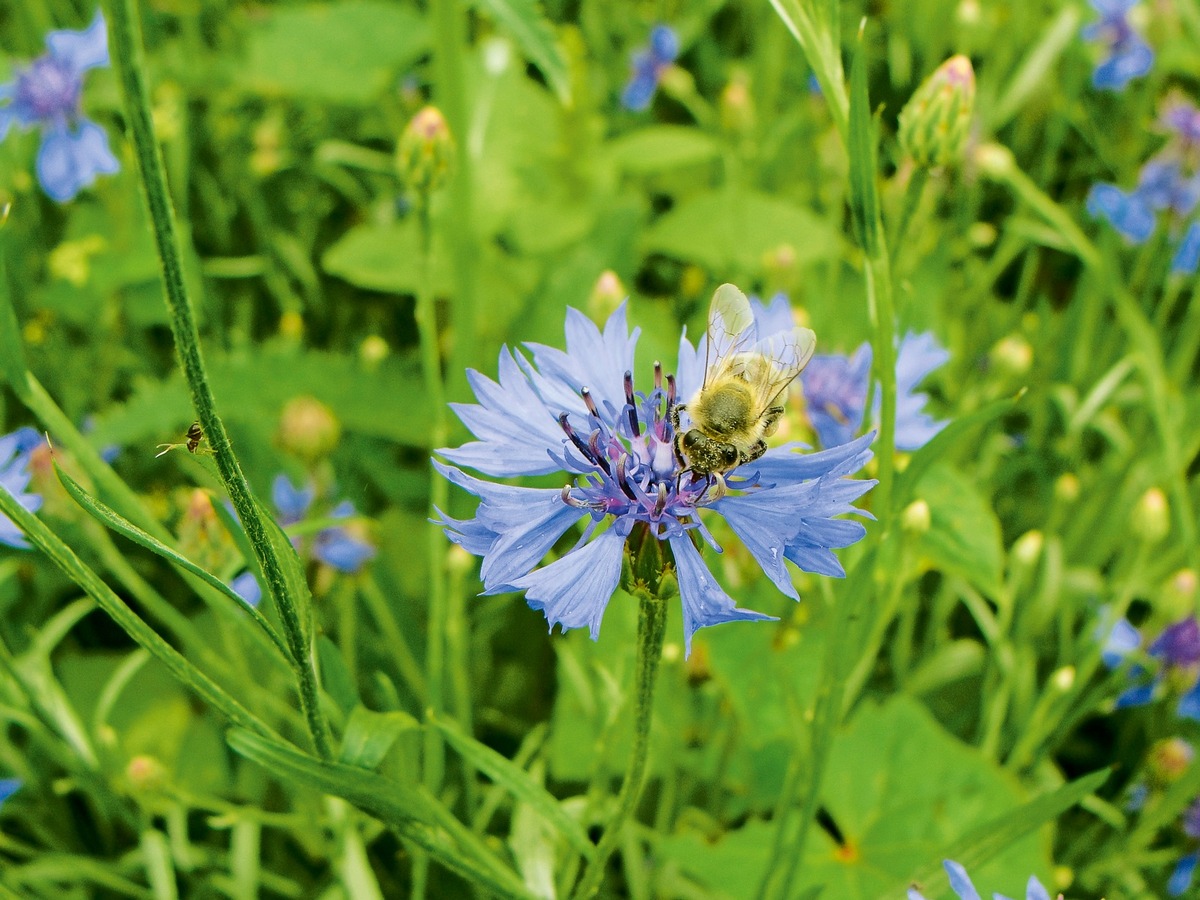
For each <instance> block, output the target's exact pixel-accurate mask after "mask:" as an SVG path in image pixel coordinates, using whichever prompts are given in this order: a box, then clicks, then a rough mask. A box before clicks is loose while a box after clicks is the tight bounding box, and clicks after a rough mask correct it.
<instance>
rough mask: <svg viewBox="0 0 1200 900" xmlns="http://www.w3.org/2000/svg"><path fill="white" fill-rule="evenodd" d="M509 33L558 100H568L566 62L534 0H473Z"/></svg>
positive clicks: (568, 85)
mask: <svg viewBox="0 0 1200 900" xmlns="http://www.w3.org/2000/svg"><path fill="white" fill-rule="evenodd" d="M475 5H476V6H478V7H482V8H483V9H485V10H487V12H488V13H489V14H490V15H491V16H492V18H494V19H495V20H496V21H498V22H499V23H500V24H501V25H503V26H504V28H505V29H506V30H507V31H508V33H509V34H511V35H512V37H513V39H514V40H515V41H516V42H517V46H519V47H520V48H521V52H522V53H524V54H525V56H526V58H527V59H529V60H530V61H531V62H532V63H533V64H534V65H535V66H537V67H538V69H540V70H541V72H542V74H543V75H544V76H546V82H547V84H549V85H550V87H552V88H553V89H554V93H555V94H557V95H558V99H559V100H561V101H562V102H563V103H567V102H569V101H570V99H571V79H570V73H569V72H568V71H567V61H566V59H565V58H564V56H563V53H562V50H561V49H560V48H559V46H558V43H557V41H556V40H555V37H554V26H553V25H552V24H551V23H550V22H549V21H548V20H547V19H546V17H545V16H544V15H543V14H542V10H541V4H540V3H538V2H537V0H475Z"/></svg>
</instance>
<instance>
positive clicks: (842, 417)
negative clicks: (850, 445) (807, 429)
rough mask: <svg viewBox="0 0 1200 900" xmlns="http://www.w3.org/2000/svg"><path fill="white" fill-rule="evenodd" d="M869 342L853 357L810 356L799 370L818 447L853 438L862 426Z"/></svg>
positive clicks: (869, 375)
mask: <svg viewBox="0 0 1200 900" xmlns="http://www.w3.org/2000/svg"><path fill="white" fill-rule="evenodd" d="M871 358H872V355H871V345H870V344H866V343H864V344H862V345H861V346H860V347H859V348H858V349H857V350H855V351H854V355H853V356H849V357H847V356H842V355H840V354H830V355H823V356H814V357H813V358H812V359H811V360H810V361H809V363H808V366H807V367H806V368H805V369H804V371H803V372H802V373H800V385H801V388H802V389H803V391H804V400H805V410H806V412H807V414H808V420H809V422H810V423H811V424H812V427H813V430H814V431H816V433H817V440H818V441H820V443H821V446H822V447H836V446H838V445H840V444H845V443H847V442H848V441H851V440H853V438H854V435H856V434H857V433H858V432H859V430H860V429H861V428H862V426H863V418H864V415H865V413H866V404H867V390H868V388H869V386H870V379H871Z"/></svg>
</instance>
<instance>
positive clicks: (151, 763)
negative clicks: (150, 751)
mask: <svg viewBox="0 0 1200 900" xmlns="http://www.w3.org/2000/svg"><path fill="white" fill-rule="evenodd" d="M125 777H126V778H128V779H129V786H130V787H132V788H133V789H134V790H135V791H140V792H141V791H144V792H147V793H151V792H154V791H159V790H161V789H162V787H163V785H165V784H166V781H167V770H166V769H164V768H163V764H162V763H160V762H159V761H158V760H157V759H155V758H154V757H153V756H149V755H147V754H145V753H140V754H138V755H137V756H135V757H133V758H132V759H131V760H129V764H128V765H127V766H126V767H125Z"/></svg>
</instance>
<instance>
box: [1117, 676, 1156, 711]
mask: <svg viewBox="0 0 1200 900" xmlns="http://www.w3.org/2000/svg"><path fill="white" fill-rule="evenodd" d="M1161 681H1162V678H1161V677H1156V678H1155V679H1154V680H1153V681H1151V682H1150V683H1149V684H1139V685H1135V686H1134V687H1131V688H1129V689H1128V690H1126V691H1124V692H1123V693H1122V694H1121V695H1120V696H1118V697H1117V699H1116V701H1115V702H1114V703H1113V708H1114V709H1128V708H1129V707H1131V706H1145V705H1146V704H1147V703H1149V702H1150V701H1151V700H1153V699H1154V694H1155V692H1156V691H1157V690H1158V685H1159V683H1160V682H1161Z"/></svg>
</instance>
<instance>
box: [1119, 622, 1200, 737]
mask: <svg viewBox="0 0 1200 900" xmlns="http://www.w3.org/2000/svg"><path fill="white" fill-rule="evenodd" d="M1140 644H1141V635H1140V634H1139V633H1138V631H1137V629H1135V628H1134V627H1133V626H1132V625H1130V624H1129V622H1128V621H1126V620H1124V619H1122V620H1121V621H1119V622H1117V623H1116V625H1114V626H1113V629H1112V632H1111V633H1110V634H1109V636H1108V638H1107V639H1106V640H1105V643H1104V647H1103V650H1102V654H1103V659H1104V662H1105V664H1106V665H1108V666H1109V667H1110V668H1115V667H1116V666H1117V665H1119V664H1120V663H1121V662H1122V661H1123V660H1124V659H1125V657H1126V656H1128V655H1129V654H1130V653H1132V652H1133V651H1134V650H1136V649H1137V648H1138V646H1140ZM1147 653H1148V654H1149V655H1150V656H1151V657H1153V658H1154V659H1156V660H1158V661H1159V664H1160V665H1159V670H1158V672H1157V673H1155V674H1154V675H1153V676H1151V677H1150V678H1149V680H1147V674H1148V673H1147V672H1146V670H1145V668H1143V667H1142V666H1140V665H1135V666H1132V667H1131V668H1130V670H1129V677H1130V680H1131V681H1133V682H1134V684H1133V685H1132V686H1131V687H1129V688H1127V689H1126V690H1125V691H1123V692H1122V693H1121V694H1120V696H1118V697H1117V699H1116V703H1115V708H1116V709H1126V708H1128V707H1133V706H1145V705H1146V704H1147V703H1150V702H1152V701H1154V700H1155V699H1156V698H1157V697H1159V696H1160V695H1161V694H1162V692H1163V691H1162V687H1163V684H1164V682H1165V681H1166V680H1167V677H1168V675H1174V676H1175V677H1173V679H1172V683H1173V684H1175V685H1177V686H1179V685H1182V686H1183V687H1185V688H1186V690H1183V688H1180V689H1181V690H1183V693H1182V694H1181V695H1180V697H1179V704H1178V706H1177V707H1176V714H1177V715H1179V716H1180V717H1182V718H1185V719H1195V720H1197V721H1200V680H1198V679H1197V678H1196V672H1197V668H1198V667H1200V621H1197V619H1196V618H1195V617H1192V616H1189V617H1187V618H1185V619H1181V620H1180V621H1178V622H1175V623H1173V624H1171V625H1168V626H1167V627H1166V628H1164V629H1163V631H1162V633H1161V634H1160V635H1159V636H1158V637H1157V638H1155V639H1154V641H1153V642H1152V643H1151V644H1150V646H1149V647H1148V648H1147Z"/></svg>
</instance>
